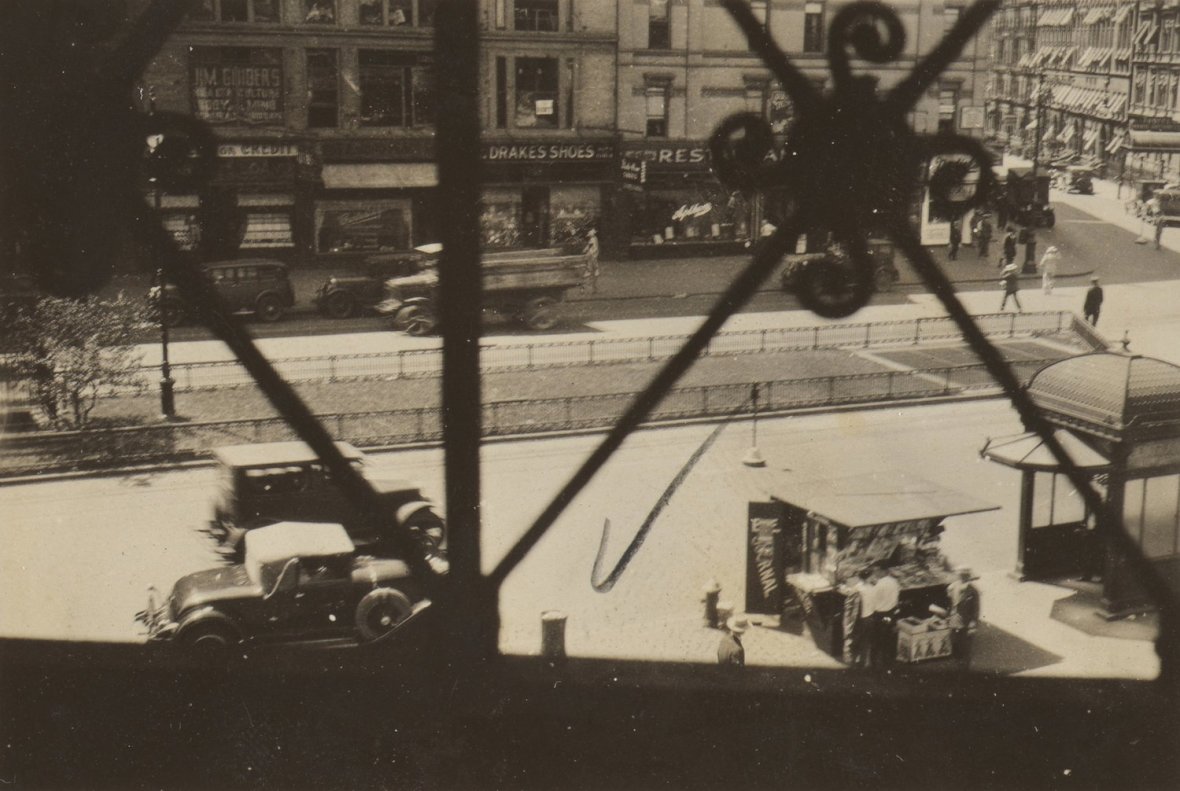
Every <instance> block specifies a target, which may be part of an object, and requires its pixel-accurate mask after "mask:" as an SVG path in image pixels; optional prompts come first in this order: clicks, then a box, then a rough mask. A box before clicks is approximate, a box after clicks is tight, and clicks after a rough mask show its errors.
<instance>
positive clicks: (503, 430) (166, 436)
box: [0, 358, 1060, 475]
mask: <svg viewBox="0 0 1180 791" xmlns="http://www.w3.org/2000/svg"><path fill="white" fill-rule="evenodd" d="M1058 359H1060V358H1048V359H1036V360H1022V361H1018V362H1013V363H1012V366H1013V369H1014V370H1015V371H1016V372H1017V373H1018V375H1019V376H1020V378H1021V379H1022V380H1023V381H1027V379H1028V378H1029V377H1031V376H1032V374H1033V373H1035V372H1036V371H1037V370H1038V369H1040V368H1041V367H1042V366H1044V365H1046V364H1048V363H1050V362H1056V361H1057V360H1058ZM753 385H754V383H752V382H743V383H734V384H723V385H706V386H695V387H679V388H674V389H673V390H672V391H670V392H669V393H668V395H667V396H666V397H665V398H664V399H663V400H662V401H661V402H660V404H659V405H658V406H657V407H656V408H655V409H654V410H653V411H652V413H651V416H650V417H649V419H648V421H647V422H648V423H661V422H668V421H675V420H686V419H694V418H718V417H723V416H728V415H732V414H734V413H735V412H737V413H739V414H741V413H743V412H747V411H748V410H749V402H750V392H751V388H752V387H753ZM757 386H758V388H759V404H760V411H761V412H762V413H763V414H767V413H776V412H777V413H782V412H789V411H792V410H800V409H808V408H817V407H830V406H844V405H856V404H871V403H879V402H883V401H905V400H917V399H923V398H932V397H939V396H956V395H964V394H980V393H985V392H989V391H994V392H996V393H997V394H998V393H999V388H998V387H997V385H996V384H995V382H994V381H993V380H992V379H991V377H990V376H989V375H988V373H987V371H986V370H985V369H984V366H983V365H982V364H970V365H957V366H948V367H937V368H922V369H910V370H889V371H876V372H870V373H857V374H840V375H832V376H817V377H810V378H806V379H781V380H771V381H765V382H758V383H757ZM635 397H636V394H635V393H632V392H626V393H611V394H605V395H592V396H567V397H561V398H526V399H515V400H505V401H492V402H486V403H484V405H483V433H484V436H487V437H496V436H500V437H502V436H512V435H529V434H541V433H550V432H562V431H579V430H589V429H599V428H607V427H609V426H611V425H613V424H614V423H615V422H616V421H617V420H618V417H619V415H621V414H622V413H623V411H624V410H625V409H626V408H627V406H628V405H629V404H630V403H631V402H632V401H633V400H634V399H635ZM317 418H318V419H319V420H320V422H321V423H322V424H323V425H324V426H325V428H327V430H328V431H329V432H330V433H331V434H332V437H333V438H334V439H337V440H344V441H348V442H352V443H353V444H356V445H359V446H361V447H372V446H380V445H409V444H416V443H428V442H436V441H438V440H440V439H441V438H442V420H441V412H440V410H439V409H438V408H437V407H433V406H432V407H418V408H413V409H393V410H382V411H371V412H353V413H338V414H321V415H317ZM292 439H298V436H297V435H296V433H295V431H294V430H293V429H292V428H291V427H290V426H289V425H288V424H287V422H286V421H284V420H283V419H282V418H278V417H269V418H248V419H241V420H225V421H215V422H191V423H161V424H158V425H150V426H127V427H119V428H103V429H92V430H83V431H61V432H38V433H29V434H14V435H10V436H8V437H7V438H6V439H5V443H4V453H3V454H0V473H2V474H5V475H20V474H26V473H32V472H44V471H46V470H50V469H54V468H57V469H62V468H96V467H108V466H127V465H130V464H152V463H160V462H164V461H176V460H185V459H195V458H201V457H203V456H204V455H206V454H207V453H208V451H209V450H211V449H212V448H215V447H218V446H221V445H234V444H243V443H254V442H280V441H286V440H292Z"/></svg>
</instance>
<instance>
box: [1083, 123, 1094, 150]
mask: <svg viewBox="0 0 1180 791" xmlns="http://www.w3.org/2000/svg"><path fill="white" fill-rule="evenodd" d="M1097 139H1098V128H1097V127H1095V128H1094V129H1091V130H1090V131H1088V132H1086V134H1084V135H1082V146H1083V147H1085V148H1089V147H1090V146H1092V145H1094V141H1095V140H1097Z"/></svg>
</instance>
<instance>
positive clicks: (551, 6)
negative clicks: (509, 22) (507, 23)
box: [513, 0, 561, 32]
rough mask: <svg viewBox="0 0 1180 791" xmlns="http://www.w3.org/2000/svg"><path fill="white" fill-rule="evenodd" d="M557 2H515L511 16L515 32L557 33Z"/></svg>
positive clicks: (533, 0) (558, 23)
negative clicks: (540, 31)
mask: <svg viewBox="0 0 1180 791" xmlns="http://www.w3.org/2000/svg"><path fill="white" fill-rule="evenodd" d="M557 2H558V0H516V3H515V8H514V14H513V28H514V29H515V30H542V31H554V32H555V31H558V30H560V29H561V28H560V26H559V25H560V22H559V20H558V16H557Z"/></svg>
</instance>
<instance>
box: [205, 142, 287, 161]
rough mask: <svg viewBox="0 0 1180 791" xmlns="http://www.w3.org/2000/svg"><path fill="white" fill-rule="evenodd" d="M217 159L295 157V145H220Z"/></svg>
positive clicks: (262, 143)
mask: <svg viewBox="0 0 1180 791" xmlns="http://www.w3.org/2000/svg"><path fill="white" fill-rule="evenodd" d="M217 156H219V157H297V156H299V146H298V145H297V144H295V143H265V142H259V143H222V144H220V145H219V146H217Z"/></svg>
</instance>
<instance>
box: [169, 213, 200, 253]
mask: <svg viewBox="0 0 1180 791" xmlns="http://www.w3.org/2000/svg"><path fill="white" fill-rule="evenodd" d="M163 224H164V230H166V231H167V232H168V233H169V234H171V236H172V239H173V240H174V241H175V242H176V246H177V247H179V248H180V249H181V250H196V249H197V243H198V242H200V240H201V226H200V223H199V221H198V219H197V214H196V212H164V213H163Z"/></svg>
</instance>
